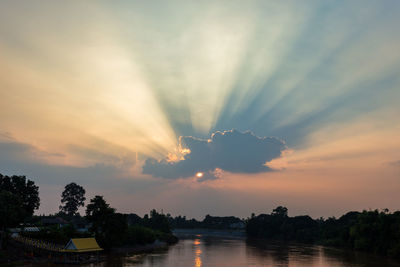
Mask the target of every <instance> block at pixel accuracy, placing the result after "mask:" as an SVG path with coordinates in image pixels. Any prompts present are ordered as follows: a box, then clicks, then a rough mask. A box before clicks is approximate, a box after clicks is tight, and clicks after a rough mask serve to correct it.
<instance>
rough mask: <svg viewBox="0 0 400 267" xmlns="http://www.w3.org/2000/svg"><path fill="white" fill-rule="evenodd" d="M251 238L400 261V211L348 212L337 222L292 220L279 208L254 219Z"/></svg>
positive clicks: (249, 224) (250, 222)
mask: <svg viewBox="0 0 400 267" xmlns="http://www.w3.org/2000/svg"><path fill="white" fill-rule="evenodd" d="M246 233H247V236H248V237H250V238H266V239H277V240H284V241H297V242H303V243H316V244H321V245H327V246H336V247H341V248H348V249H354V250H359V251H366V252H372V253H379V254H383V255H388V256H392V257H400V211H396V212H393V213H390V212H389V211H388V210H387V209H385V210H383V211H378V210H372V211H366V210H364V211H363V212H356V211H352V212H348V213H346V214H344V215H343V216H341V217H340V218H338V219H336V218H335V217H331V218H328V219H323V218H319V219H316V220H314V219H312V218H311V217H310V216H307V215H305V216H295V217H289V216H288V209H287V208H286V207H282V206H279V207H277V208H276V209H274V210H273V211H272V213H271V214H260V215H258V216H255V215H254V214H253V215H252V217H251V218H249V219H248V220H247V222H246Z"/></svg>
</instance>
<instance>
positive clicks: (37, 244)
mask: <svg viewBox="0 0 400 267" xmlns="http://www.w3.org/2000/svg"><path fill="white" fill-rule="evenodd" d="M13 239H14V240H15V241H17V242H19V243H22V244H24V245H27V246H31V247H34V248H39V249H44V250H49V251H55V252H60V251H61V250H62V249H63V247H62V246H60V245H57V244H54V243H50V242H46V241H42V240H38V239H33V238H29V237H24V236H20V235H18V236H15V237H13Z"/></svg>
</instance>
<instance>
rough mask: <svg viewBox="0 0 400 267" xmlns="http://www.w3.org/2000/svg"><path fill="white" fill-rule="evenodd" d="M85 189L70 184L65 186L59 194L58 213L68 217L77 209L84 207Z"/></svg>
mask: <svg viewBox="0 0 400 267" xmlns="http://www.w3.org/2000/svg"><path fill="white" fill-rule="evenodd" d="M85 193H86V191H85V189H84V188H83V187H82V186H80V185H78V184H76V183H70V184H67V185H66V186H65V189H64V191H63V192H62V194H61V203H62V204H63V205H61V206H60V211H62V212H65V213H66V214H67V215H68V216H73V215H75V214H76V213H77V211H78V208H79V207H81V206H82V207H83V206H84V205H85V200H86V198H85Z"/></svg>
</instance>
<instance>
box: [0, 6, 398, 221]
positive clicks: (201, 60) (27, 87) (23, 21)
mask: <svg viewBox="0 0 400 267" xmlns="http://www.w3.org/2000/svg"><path fill="white" fill-rule="evenodd" d="M399 25H400V1H397V0H393V1H390V0H387V1H378V0H376V1H364V0H360V1H355V0H354V1H336V0H335V1H308V0H305V1H183V0H182V1H161V0H160V1H14V0H10V1H1V2H0V173H2V174H6V175H11V174H18V175H26V176H27V177H28V178H29V179H32V180H34V181H35V182H36V184H37V185H39V187H40V198H41V206H40V209H39V210H38V211H37V213H38V214H39V213H40V214H41V213H46V214H47V213H55V212H57V211H58V206H59V205H60V198H61V197H60V195H61V192H62V190H63V187H64V186H65V185H66V184H67V183H70V182H76V183H78V184H80V185H82V186H83V187H84V188H85V189H86V190H87V198H88V199H89V198H91V197H93V196H94V195H95V194H100V195H104V197H105V199H106V200H107V201H108V202H110V204H111V206H113V207H115V208H117V210H118V211H119V212H134V213H137V214H139V215H143V214H144V213H148V212H149V211H150V209H153V208H155V209H157V210H161V209H162V210H163V211H164V213H167V212H168V213H171V214H172V215H178V214H182V215H186V216H187V217H195V218H198V219H200V218H202V217H203V216H205V215H206V214H211V215H221V216H222V215H234V216H239V217H248V216H250V214H251V213H252V212H254V213H256V214H258V213H270V212H271V210H272V209H273V208H274V207H276V206H277V205H284V206H286V207H288V209H289V214H290V215H299V214H310V215H311V216H313V217H320V216H324V217H329V216H338V215H341V214H343V213H344V212H347V211H350V210H363V209H375V208H378V209H383V208H389V209H390V210H392V211H393V210H397V209H400V206H399V203H400V193H399V192H400V30H399Z"/></svg>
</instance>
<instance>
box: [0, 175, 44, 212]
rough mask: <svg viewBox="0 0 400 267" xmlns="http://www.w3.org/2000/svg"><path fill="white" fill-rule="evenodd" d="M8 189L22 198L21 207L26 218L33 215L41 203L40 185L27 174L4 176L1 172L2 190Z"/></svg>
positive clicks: (0, 187)
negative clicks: (28, 177) (28, 178)
mask: <svg viewBox="0 0 400 267" xmlns="http://www.w3.org/2000/svg"><path fill="white" fill-rule="evenodd" d="M1 190H4V191H8V192H10V193H12V194H14V195H16V196H17V197H18V198H19V199H20V202H19V203H20V208H22V209H23V211H24V218H26V217H29V216H32V215H33V212H34V210H37V209H38V208H39V205H40V198H39V187H38V186H36V185H35V183H34V182H33V181H31V180H27V179H26V177H25V176H16V175H13V176H11V177H10V176H3V175H1V174H0V191H1Z"/></svg>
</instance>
